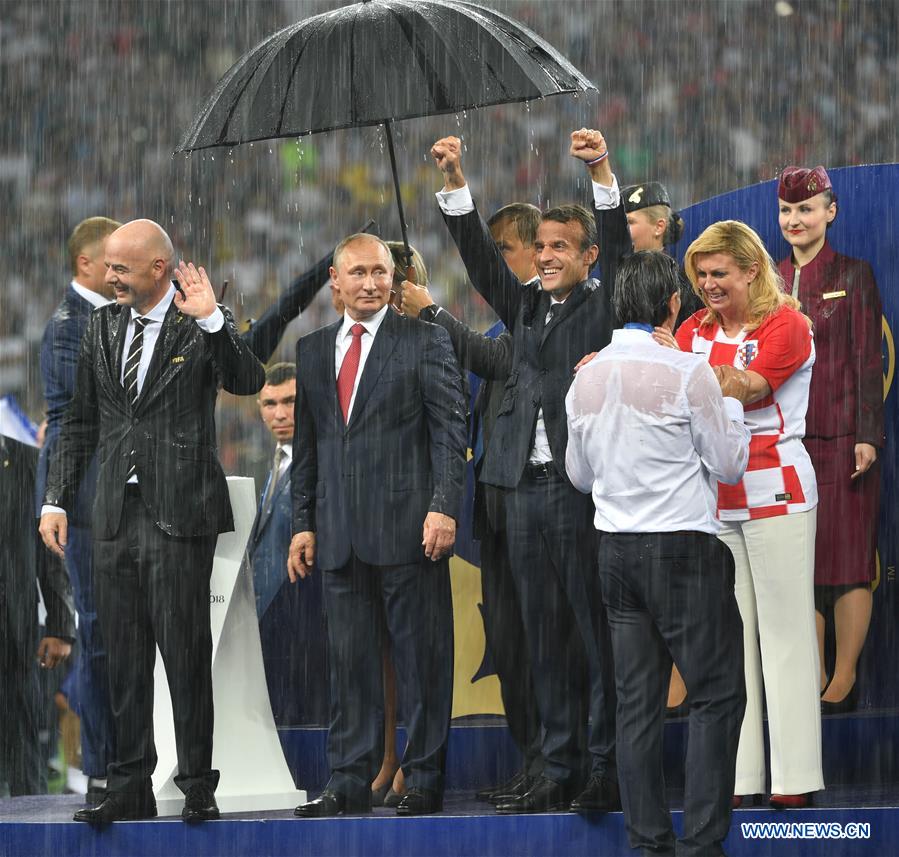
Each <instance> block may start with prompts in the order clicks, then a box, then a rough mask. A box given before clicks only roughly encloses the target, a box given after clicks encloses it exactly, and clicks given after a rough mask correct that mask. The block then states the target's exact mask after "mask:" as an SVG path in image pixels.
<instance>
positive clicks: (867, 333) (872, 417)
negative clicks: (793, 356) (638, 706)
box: [779, 241, 884, 447]
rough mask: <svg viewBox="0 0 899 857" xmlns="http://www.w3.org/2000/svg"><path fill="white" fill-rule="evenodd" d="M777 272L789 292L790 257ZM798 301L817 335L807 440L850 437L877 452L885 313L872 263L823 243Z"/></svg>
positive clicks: (806, 270)
mask: <svg viewBox="0 0 899 857" xmlns="http://www.w3.org/2000/svg"><path fill="white" fill-rule="evenodd" d="M779 268H780V273H781V276H782V277H783V278H784V283H785V284H786V289H787V291H788V292H790V291H791V289H792V283H793V275H794V268H793V260H792V256H788V257H787V258H786V259H784V260H783V261H782V262H781V263H780V265H779ZM799 300H800V302H801V303H802V311H803V312H804V313H806V315H808V316H809V317H810V318H811V319H812V322H813V323H814V331H815V353H816V359H815V368H814V369H813V370H812V382H811V389H810V390H809V402H808V416H807V418H806V431H805V434H806V437H820V438H832V437H843V436H845V435H854V436H855V442H856V443H870V444H872V445H874V446H877V447H882V446H883V443H884V433H883V357H882V355H881V339H882V336H883V333H882V324H883V321H882V319H883V312H882V309H881V304H880V293H879V292H878V291H877V283H876V282H875V281H874V273H873V272H872V271H871V266H870V265H869V264H868V263H867V262H865V261H863V260H861V259H852V258H850V257H849V256H843V255H841V254H840V253H836V252H835V251H834V249H833V248H832V247H831V246H830V244H829V243H827V241H825V242H824V246H823V247H822V248H821V252H820V253H818V255H817V256H816V257H815V258H814V259H813V260H812V261H811V262H809V264H807V265H805V266H804V267H803V268H801V269H800V277H799Z"/></svg>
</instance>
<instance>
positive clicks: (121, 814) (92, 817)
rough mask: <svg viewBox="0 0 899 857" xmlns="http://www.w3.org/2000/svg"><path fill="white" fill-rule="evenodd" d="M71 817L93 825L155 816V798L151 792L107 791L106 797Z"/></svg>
mask: <svg viewBox="0 0 899 857" xmlns="http://www.w3.org/2000/svg"><path fill="white" fill-rule="evenodd" d="M73 818H74V819H75V821H86V822H87V823H88V824H95V825H101V824H111V823H112V822H113V821H136V820H138V819H141V818H156V799H155V798H154V797H153V795H152V793H151V794H143V793H140V794H133V793H128V792H107V793H106V797H105V798H103V800H102V801H101V802H100V803H99V804H97V806H92V807H86V808H85V809H79V810H78V811H77V812H76V813H75V815H74V816H73Z"/></svg>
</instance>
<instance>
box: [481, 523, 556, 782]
mask: <svg viewBox="0 0 899 857" xmlns="http://www.w3.org/2000/svg"><path fill="white" fill-rule="evenodd" d="M481 601H482V605H483V610H484V631H485V633H486V637H487V647H488V649H489V650H490V655H491V657H492V658H493V665H494V667H495V668H496V675H497V677H498V678H499V688H500V694H501V695H502V699H503V708H504V710H505V712H506V723H507V724H508V726H509V732H510V733H511V735H512V740H513V741H514V742H515V745H516V746H517V747H518V749H519V750H520V751H521V755H522V757H523V769H524V771H525V772H526V773H529V774H530V775H532V776H535V775H537V774H539V773H540V772H541V771H542V769H543V758H542V756H541V755H540V744H541V741H542V735H541V728H540V712H539V711H538V709H537V697H536V695H535V693H534V681H533V678H532V677H531V658H530V655H529V653H528V645H527V635H526V633H525V627H524V623H523V621H522V618H521V615H522V611H521V605H520V604H519V602H518V591H517V589H516V587H515V581H514V579H513V576H512V567H511V565H510V563H509V546H508V542H507V540H506V533H505V530H500V531H499V532H491V533H486V534H485V536H484V538H483V539H482V540H481Z"/></svg>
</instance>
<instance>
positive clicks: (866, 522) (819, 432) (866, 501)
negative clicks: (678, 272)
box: [777, 166, 883, 712]
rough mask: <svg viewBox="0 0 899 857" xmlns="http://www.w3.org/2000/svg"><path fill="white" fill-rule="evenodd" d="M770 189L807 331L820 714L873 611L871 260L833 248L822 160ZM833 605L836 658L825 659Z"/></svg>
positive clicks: (843, 687) (790, 286)
mask: <svg viewBox="0 0 899 857" xmlns="http://www.w3.org/2000/svg"><path fill="white" fill-rule="evenodd" d="M777 195H778V197H779V208H780V216H779V221H780V229H781V232H782V233H783V236H784V238H786V240H787V241H788V242H789V244H790V245H791V246H792V248H793V252H792V253H791V254H790V256H788V257H787V258H786V259H784V260H783V261H782V262H781V263H780V266H779V267H780V273H781V276H782V277H783V279H784V283H785V284H786V288H787V290H788V291H790V292H791V293H792V295H793V296H794V297H796V298H798V299H799V301H800V303H801V304H802V309H803V311H804V312H805V313H806V314H807V315H808V316H809V317H810V318H811V319H812V321H813V323H814V329H815V348H816V351H817V361H816V363H815V369H814V372H813V373H812V381H811V390H810V394H809V406H808V415H807V417H806V432H805V446H806V448H807V449H808V452H809V455H810V456H811V459H812V463H813V464H814V466H815V473H816V474H817V478H818V492H819V505H818V531H817V537H816V545H815V610H816V619H817V630H818V645H819V650H820V657H821V688H822V691H823V693H822V699H823V702H824V706H823V707H824V710H825V712H826V711H828V710H831V711H832V710H838V709H835V708H833V707H832V706H840V704H841V703H842V704H843V705H842V707H850V706H851V702H852V696H850V693H851V691H852V689H853V687H854V686H855V666H856V663H857V661H858V657H859V655H860V654H861V650H862V646H863V645H864V642H865V637H866V635H867V633H868V624H869V622H870V619H871V581H872V580H873V579H874V569H875V552H876V549H877V517H878V504H879V497H880V467H879V465H878V464H877V463H876V462H877V449H878V447H881V446H882V445H883V377H882V373H883V368H882V357H881V348H880V342H881V335H882V313H881V305H880V295H879V294H878V291H877V284H876V283H875V281H874V275H873V273H872V272H871V266H870V265H869V264H868V263H867V262H864V261H862V260H861V259H852V258H850V257H848V256H843V255H841V254H839V253H837V252H835V251H834V249H833V248H832V247H831V246H830V244H829V243H828V241H827V228H828V226H829V225H830V224H831V223H833V221H834V218H835V217H836V216H837V201H836V196H835V195H834V192H833V187H832V186H831V183H830V177H829V176H828V175H827V172H826V171H825V169H824V167H820V166H819V167H815V168H814V169H813V170H809V169H804V168H801V167H787V168H786V169H785V170H784V172H783V175H782V176H781V179H780V184H779V187H778V192H777ZM831 608H832V609H833V614H834V627H835V632H836V661H835V664H834V670H833V675H832V677H831V678H830V683H829V684H828V681H827V671H826V667H825V663H824V628H825V616H826V613H827V612H828V611H829V610H830V609H831Z"/></svg>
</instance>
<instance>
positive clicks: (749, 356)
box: [737, 339, 759, 369]
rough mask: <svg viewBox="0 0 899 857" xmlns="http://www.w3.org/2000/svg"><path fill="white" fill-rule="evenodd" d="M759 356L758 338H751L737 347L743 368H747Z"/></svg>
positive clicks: (738, 357)
mask: <svg viewBox="0 0 899 857" xmlns="http://www.w3.org/2000/svg"><path fill="white" fill-rule="evenodd" d="M758 356H759V342H758V340H757V339H750V340H749V341H748V342H744V343H743V344H742V345H741V346H740V347H739V348H738V349H737V359H738V360H739V361H740V363H741V364H742V365H743V368H744V369H746V368H747V367H748V366H749V364H750V363H752V361H753V360H755V358H756V357H758Z"/></svg>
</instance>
